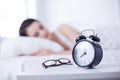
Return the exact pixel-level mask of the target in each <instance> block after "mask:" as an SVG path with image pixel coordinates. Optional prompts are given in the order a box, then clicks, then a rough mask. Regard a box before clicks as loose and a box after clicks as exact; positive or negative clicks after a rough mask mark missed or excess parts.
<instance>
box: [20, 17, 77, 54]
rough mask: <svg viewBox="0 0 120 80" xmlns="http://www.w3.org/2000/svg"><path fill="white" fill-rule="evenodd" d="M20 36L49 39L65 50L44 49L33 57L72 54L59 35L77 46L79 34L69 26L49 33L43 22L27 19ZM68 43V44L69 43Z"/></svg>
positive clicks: (60, 27)
mask: <svg viewBox="0 0 120 80" xmlns="http://www.w3.org/2000/svg"><path fill="white" fill-rule="evenodd" d="M19 35H20V36H29V37H40V38H45V39H49V40H52V41H55V42H57V43H58V44H59V45H61V46H62V47H63V48H64V51H58V52H54V51H52V50H48V49H44V50H40V51H35V52H33V53H32V55H34V56H37V55H45V54H51V53H52V54H54V53H71V50H72V49H71V48H70V46H69V45H68V44H67V43H65V42H64V40H63V39H62V38H60V37H59V36H58V35H62V36H64V38H66V39H67V40H68V41H69V42H71V43H72V44H75V39H76V37H78V36H79V32H77V31H76V30H75V29H73V28H71V27H70V26H69V25H66V24H62V25H60V26H58V27H57V29H56V30H55V31H53V32H49V31H48V29H47V28H46V27H44V26H43V24H42V23H41V22H39V21H38V20H36V19H26V20H24V21H23V22H22V24H21V26H20V30H19ZM68 41H67V42H68Z"/></svg>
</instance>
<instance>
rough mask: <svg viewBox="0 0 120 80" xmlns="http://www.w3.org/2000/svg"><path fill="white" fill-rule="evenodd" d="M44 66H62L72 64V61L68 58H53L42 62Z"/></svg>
mask: <svg viewBox="0 0 120 80" xmlns="http://www.w3.org/2000/svg"><path fill="white" fill-rule="evenodd" d="M42 65H43V67H45V69H46V68H48V67H53V66H60V65H72V63H71V61H70V60H69V59H67V58H59V59H51V60H46V61H44V62H43V63H42Z"/></svg>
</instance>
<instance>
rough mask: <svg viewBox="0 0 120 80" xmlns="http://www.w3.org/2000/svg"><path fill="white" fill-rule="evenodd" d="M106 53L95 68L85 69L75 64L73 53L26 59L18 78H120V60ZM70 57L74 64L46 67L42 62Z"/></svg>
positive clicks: (50, 79) (67, 79)
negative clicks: (109, 57)
mask: <svg viewBox="0 0 120 80" xmlns="http://www.w3.org/2000/svg"><path fill="white" fill-rule="evenodd" d="M106 56H108V55H104V58H103V60H102V62H101V63H100V64H99V65H98V66H96V68H95V69H85V68H81V67H78V66H76V65H75V64H74V62H73V60H72V57H71V55H61V56H58V55H57V56H49V57H48V56H46V57H42V58H39V57H34V58H33V59H31V60H29V61H26V62H25V63H24V64H23V65H22V67H21V72H20V73H18V74H17V80H120V63H119V61H113V62H111V61H109V59H107V60H108V61H107V60H106V59H105V57H106ZM61 57H65V58H69V59H70V60H71V61H72V63H73V65H62V66H57V67H50V68H47V69H45V68H44V67H42V65H41V63H42V62H44V61H45V60H46V59H52V58H54V59H58V58H61Z"/></svg>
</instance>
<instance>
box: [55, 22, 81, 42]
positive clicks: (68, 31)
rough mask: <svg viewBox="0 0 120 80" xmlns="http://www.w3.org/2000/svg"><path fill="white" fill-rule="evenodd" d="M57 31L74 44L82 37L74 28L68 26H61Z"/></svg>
mask: <svg viewBox="0 0 120 80" xmlns="http://www.w3.org/2000/svg"><path fill="white" fill-rule="evenodd" d="M57 30H58V31H59V32H60V33H61V34H62V35H64V36H65V37H67V38H68V39H69V40H71V41H72V42H73V43H74V42H75V39H76V38H77V37H78V36H79V35H80V34H79V32H78V31H77V30H75V29H73V28H71V27H70V26H69V25H67V24H62V25H60V26H59V27H58V28H57Z"/></svg>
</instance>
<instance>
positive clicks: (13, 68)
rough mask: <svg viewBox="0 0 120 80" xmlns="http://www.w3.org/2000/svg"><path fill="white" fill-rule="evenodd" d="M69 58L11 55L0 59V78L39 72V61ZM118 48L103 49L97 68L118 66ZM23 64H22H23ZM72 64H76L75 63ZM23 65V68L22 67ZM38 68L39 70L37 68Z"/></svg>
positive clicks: (13, 79) (13, 77) (12, 78)
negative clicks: (11, 56)
mask: <svg viewBox="0 0 120 80" xmlns="http://www.w3.org/2000/svg"><path fill="white" fill-rule="evenodd" d="M61 57H64V58H69V59H70V60H71V61H72V63H74V62H73V60H72V55H71V54H69V55H47V56H36V57H33V56H32V57H30V56H25V57H13V58H4V59H3V58H1V59H0V80H16V75H17V74H19V73H21V72H22V71H24V70H25V71H27V72H29V73H39V72H40V70H43V69H44V68H43V67H42V66H41V63H42V62H43V61H45V60H48V59H57V58H61ZM119 61H120V50H109V51H104V56H103V60H102V62H101V63H100V64H99V65H98V66H97V68H98V70H100V69H103V70H104V71H105V70H108V69H110V68H112V69H113V70H114V69H115V68H116V67H119V68H120V63H119ZM33 62H35V63H34V64H35V65H38V66H37V67H36V68H35V69H32V67H35V65H32V66H29V65H31V64H32V63H33ZM38 62H39V64H38ZM23 64H24V65H23ZM73 66H76V65H75V64H74V65H73ZM23 67H24V69H23ZM38 69H39V70H38Z"/></svg>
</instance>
